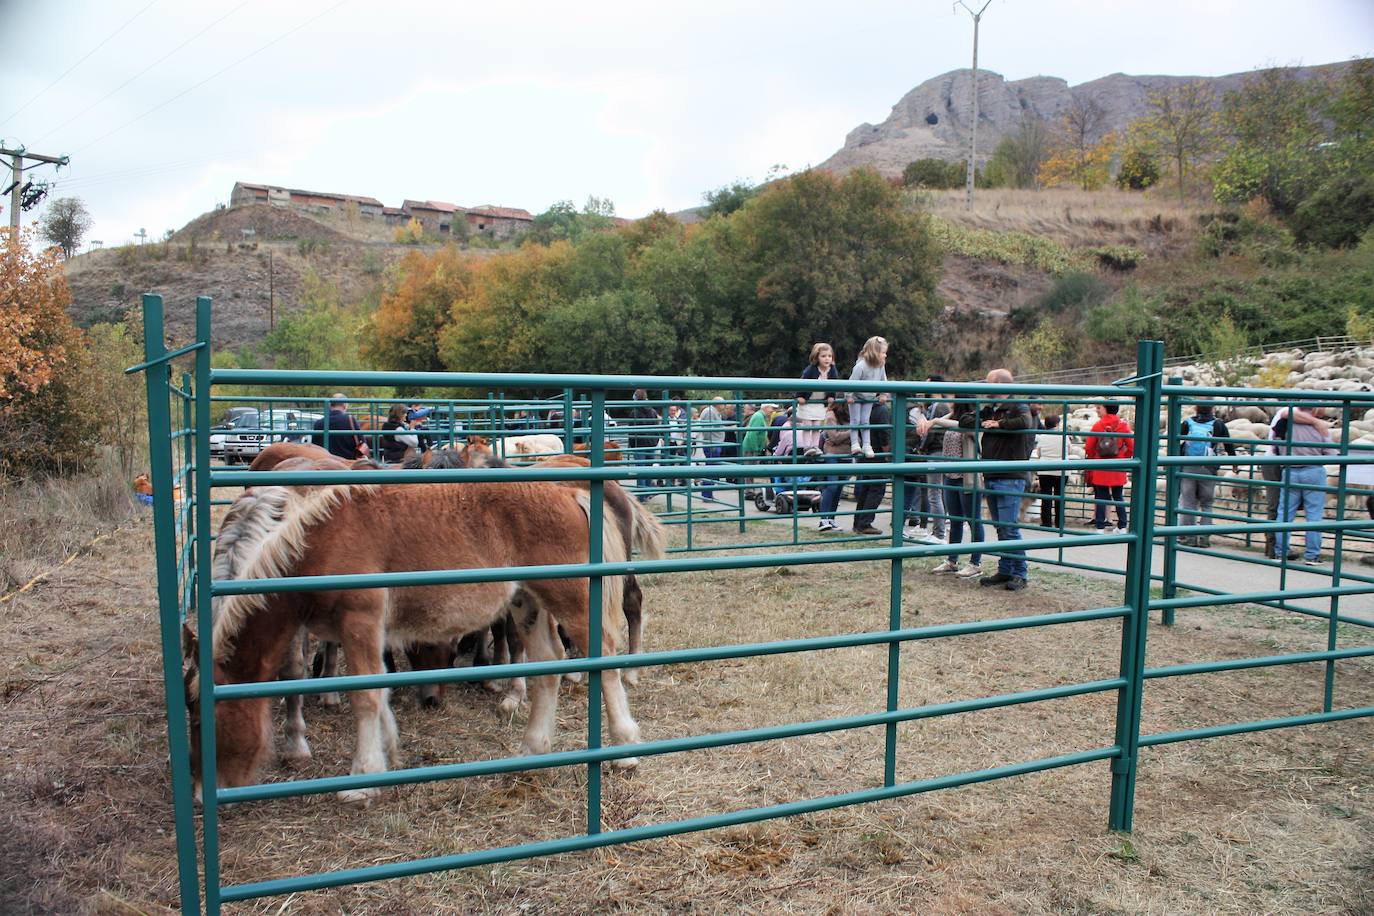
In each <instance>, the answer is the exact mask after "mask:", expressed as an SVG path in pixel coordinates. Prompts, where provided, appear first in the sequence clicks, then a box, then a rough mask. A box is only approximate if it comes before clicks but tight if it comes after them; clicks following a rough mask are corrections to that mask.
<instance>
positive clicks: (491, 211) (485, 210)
mask: <svg viewBox="0 0 1374 916" xmlns="http://www.w3.org/2000/svg"><path fill="white" fill-rule="evenodd" d="M468 212H469V213H472V214H474V215H476V216H490V217H491V218H492V219H519V220H526V221H533V220H534V217H533V216H531V215H530V211H528V210H521V209H518V208H516V207H493V206H491V205H490V204H483V205H482V206H480V207H472V208H471V209H469V210H468Z"/></svg>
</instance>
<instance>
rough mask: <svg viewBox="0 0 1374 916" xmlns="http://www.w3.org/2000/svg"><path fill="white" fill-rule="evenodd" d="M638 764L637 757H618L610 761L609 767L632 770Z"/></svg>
mask: <svg viewBox="0 0 1374 916" xmlns="http://www.w3.org/2000/svg"><path fill="white" fill-rule="evenodd" d="M637 766H639V758H638V757H618V758H616V759H615V760H612V761H611V767H612V768H613V769H617V770H633V769H634V768H635V767H637Z"/></svg>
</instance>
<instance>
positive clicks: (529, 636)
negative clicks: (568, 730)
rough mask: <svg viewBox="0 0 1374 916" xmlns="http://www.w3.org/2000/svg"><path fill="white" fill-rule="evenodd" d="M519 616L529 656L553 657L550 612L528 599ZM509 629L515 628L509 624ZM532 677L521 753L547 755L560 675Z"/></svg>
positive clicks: (502, 704)
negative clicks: (528, 715)
mask: <svg viewBox="0 0 1374 916" xmlns="http://www.w3.org/2000/svg"><path fill="white" fill-rule="evenodd" d="M516 618H517V619H516V624H517V625H518V627H519V629H520V637H521V639H522V641H523V643H524V645H525V648H526V651H527V652H528V653H529V655H530V657H531V658H532V659H534V660H535V661H541V662H542V661H549V660H551V659H553V658H554V645H553V644H554V638H553V627H552V625H551V624H550V623H549V622H548V615H547V614H546V613H544V611H543V610H541V609H540V608H539V607H538V605H537V604H535V602H533V601H532V600H531V599H529V598H526V599H525V603H524V606H523V607H521V608H520V609H519V610H517V611H516ZM508 629H510V630H514V629H516V627H509V626H508ZM521 680H522V681H523V680H524V679H523V678H522V679H521ZM529 680H530V681H531V684H530V717H529V721H528V722H526V723H525V735H524V737H523V738H521V740H520V753H522V754H547V753H548V752H549V751H550V750H552V748H553V726H554V721H555V719H556V718H557V713H558V676H557V675H551V674H544V675H540V676H539V677H533V678H530V679H529ZM509 698H510V697H509V695H507V697H506V699H503V700H502V701H501V706H502V708H503V709H504V708H505V705H506V700H507V699H509ZM512 711H513V710H512Z"/></svg>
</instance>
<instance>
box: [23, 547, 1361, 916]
mask: <svg viewBox="0 0 1374 916" xmlns="http://www.w3.org/2000/svg"><path fill="white" fill-rule="evenodd" d="M759 524H768V523H759ZM699 537H704V538H706V539H708V542H710V541H711V540H712V539H714V540H716V541H720V542H724V541H725V540H726V539H727V538H728V537H729V536H728V535H726V534H724V533H720V534H702V535H699ZM151 555H152V537H151V531H150V528H149V526H148V525H147V523H146V520H145V521H144V523H142V524H141V525H139V526H137V527H135V528H133V529H130V530H127V531H124V532H122V533H121V534H120V535H118V536H117V537H116V538H112V539H109V540H106V541H104V542H101V543H100V544H98V545H96V546H95V547H94V548H92V549H91V551H90V552H89V553H88V554H86V555H83V556H82V557H80V558H79V559H78V560H77V561H76V562H74V563H72V564H71V565H70V566H68V567H66V568H65V569H63V570H61V571H60V572H59V573H57V574H55V575H54V576H52V577H51V578H50V579H48V580H46V581H45V583H44V584H42V585H41V586H40V587H38V588H35V589H33V590H32V591H30V592H27V593H25V594H23V595H20V596H18V597H17V598H15V599H14V600H13V601H11V602H10V603H8V604H6V605H0V608H3V614H0V679H3V691H0V710H2V711H0V901H3V903H0V910H3V911H4V912H7V913H109V914H115V913H121V914H122V913H160V912H164V911H165V910H166V909H167V908H169V907H172V906H173V905H174V904H175V902H176V872H175V858H174V843H173V836H172V828H171V822H170V814H171V812H170V802H169V800H168V799H169V795H168V789H167V775H166V742H165V728H166V726H165V720H164V718H163V716H162V714H161V712H160V709H161V691H162V687H161V679H160V674H159V666H158V636H157V626H156V614H155V597H154V590H153V580H152V572H151V570H152V559H151ZM930 565H931V562H930V561H923V562H916V561H912V562H909V563H908V564H907V571H908V572H907V576H908V581H909V584H910V587H909V590H908V591H907V592H906V604H905V607H904V619H905V622H906V623H907V624H909V625H917V624H935V623H948V622H954V621H963V620H976V619H989V618H999V617H1009V616H1015V615H1021V614H1026V613H1053V612H1058V611H1068V610H1075V609H1081V608H1090V607H1098V606H1103V605H1112V604H1116V603H1118V600H1119V596H1118V595H1117V594H1116V592H1117V589H1115V588H1114V587H1113V586H1111V585H1110V584H1104V583H1101V582H1090V581H1087V580H1084V579H1081V578H1078V577H1075V576H1070V575H1067V574H1062V573H1053V572H1046V573H1039V572H1038V571H1037V574H1036V576H1035V578H1034V579H1033V582H1032V587H1031V588H1030V589H1028V590H1026V591H1024V592H1021V593H1017V594H1012V593H1008V592H1005V591H1000V590H998V591H991V593H990V590H989V589H980V588H979V587H978V586H977V585H976V584H974V583H971V582H951V581H948V580H947V579H943V578H941V579H938V580H937V579H936V578H935V577H932V576H929V575H927V574H926V572H925V570H926V569H927V568H928V567H929V566H930ZM886 582H887V566H886V564H880V565H874V564H868V565H863V564H842V565H835V566H829V567H820V566H806V567H792V568H783V569H774V570H764V571H734V572H727V573H692V574H682V575H679V576H675V577H658V578H654V579H651V580H649V581H647V582H646V609H647V612H648V614H649V623H648V637H647V643H648V646H649V648H651V649H666V648H674V647H686V646H694V645H712V644H720V643H732V642H744V641H756V640H770V639H784V638H791V637H801V636H811V635H820V634H831V633H841V632H848V631H854V630H873V629H881V628H885V626H886V618H887V597H886V595H887V592H886ZM1345 644H1349V643H1348V642H1347V643H1345ZM1323 646H1324V631H1323V630H1321V629H1320V628H1319V627H1318V626H1313V625H1309V624H1306V623H1304V624H1300V625H1298V624H1293V623H1292V622H1290V621H1288V620H1287V619H1286V618H1284V617H1282V616H1280V615H1276V614H1272V613H1270V612H1268V611H1262V610H1258V609H1253V608H1249V609H1247V608H1227V609H1220V610H1208V611H1185V612H1181V613H1180V625H1179V626H1178V627H1177V628H1175V629H1173V630H1168V631H1166V630H1164V629H1163V628H1160V627H1156V628H1154V629H1153V630H1152V632H1151V634H1150V663H1151V664H1152V665H1153V664H1167V663H1172V662H1182V661H1185V660H1201V659H1215V658H1226V657H1240V656H1246V655H1262V654H1273V653H1277V652H1284V651H1300V650H1311V649H1316V648H1320V647H1323ZM1118 648H1119V623H1117V622H1103V623H1089V624H1073V625H1066V626H1060V627H1053V628H1044V629H1037V630H1022V631H1016V632H1009V633H1001V634H988V635H982V636H973V637H962V638H956V639H946V640H938V641H923V642H918V643H915V644H910V645H908V646H907V647H906V648H904V649H903V651H902V659H901V666H902V677H901V694H902V696H901V701H902V703H903V704H904V705H917V704H925V703H935V702H941V701H945V700H952V699H957V698H968V697H977V696H986V695H992V694H998V693H1003V692H1010V691H1016V690H1024V689H1029V688H1032V687H1047V686H1053V685H1057V684H1065V683H1071V682H1077V681H1082V680H1088V679H1093V678H1103V677H1112V676H1115V673H1116V656H1117V652H1118ZM885 655H886V652H885V650H884V649H877V648H871V649H870V648H865V649H851V650H840V651H832V652H826V653H819V654H811V655H783V656H774V657H771V658H767V659H756V660H731V661H720V662H712V663H707V664H703V665H699V666H694V667H688V666H673V667H668V668H664V669H659V670H650V671H646V672H645V677H644V678H643V680H642V681H641V683H640V685H639V686H638V687H637V688H634V689H632V690H631V693H630V700H631V704H632V707H633V709H634V712H635V715H636V717H637V718H638V719H639V722H640V725H641V726H642V728H643V730H644V735H645V737H646V739H658V738H667V737H672V736H679V735H689V734H697V733H703V732H714V731H723V730H727V729H736V728H748V727H751V726H758V725H764V724H770V723H783V722H791V721H801V720H807V719H816V718H825V717H831V716H841V715H850V714H856V713H862V712H869V711H875V710H878V709H880V708H881V707H882V703H883V684H884V678H885V666H886V661H885ZM1372 675H1374V665H1371V664H1370V663H1369V661H1368V660H1360V661H1353V662H1342V663H1341V664H1340V665H1339V668H1338V677H1337V685H1338V690H1339V694H1338V696H1339V701H1340V705H1342V706H1357V705H1369V704H1371V703H1374V676H1372ZM1320 692H1321V669H1320V666H1312V665H1309V666H1302V667H1299V668H1292V667H1283V668H1268V669H1259V670H1254V671H1249V672H1242V673H1230V674H1219V675H1210V676H1206V677H1199V678H1189V679H1173V680H1168V681H1154V682H1151V684H1150V686H1149V689H1148V691H1147V694H1146V705H1145V730H1146V731H1147V732H1158V731H1165V730H1170V729H1175V728H1186V727H1193V726H1199V725H1204V724H1208V723H1217V722H1224V721H1230V720H1239V719H1252V718H1262V717H1268V716H1277V715H1286V714H1294V713H1301V712H1311V711H1313V710H1315V709H1317V708H1318V706H1319V703H1320ZM585 701H586V693H585V689H584V688H583V687H582V686H580V685H565V686H564V688H563V702H562V704H561V706H560V710H559V728H558V731H557V734H556V738H555V748H556V749H572V748H575V747H577V746H578V745H579V741H580V736H581V735H582V734H583V733H584V730H585ZM393 703H394V706H395V708H396V710H397V714H398V718H399V721H400V728H401V735H402V742H403V752H404V754H405V757H406V762H407V764H408V765H425V764H436V763H447V762H454V761H459V760H468V759H482V758H491V757H497V756H503V755H505V754H508V753H511V752H513V751H514V750H515V748H516V746H517V742H518V740H519V734H520V730H521V728H522V726H523V719H524V711H523V710H522V711H521V712H518V713H517V714H516V716H515V718H514V720H513V721H508V720H506V719H504V718H502V717H500V716H498V714H497V711H496V703H495V699H494V698H493V697H492V695H490V694H488V693H485V692H483V691H482V690H481V689H480V688H477V687H460V688H458V689H456V690H451V691H450V692H449V695H448V697H447V700H446V703H445V705H444V707H443V708H442V709H441V710H438V711H427V710H421V709H420V708H419V707H418V705H417V703H416V699H415V697H414V695H413V693H411V692H409V691H402V692H400V693H399V694H398V695H396V696H395V697H394V698H393ZM1113 715H1114V701H1113V699H1112V698H1110V697H1108V696H1093V697H1085V698H1075V699H1067V700H1059V701H1054V702H1048V703H1042V704H1035V705H1031V706H1022V707H1019V708H1013V709H1006V710H997V711H990V712H982V713H977V714H974V715H966V716H958V717H946V718H937V719H931V720H926V721H923V722H919V723H913V724H909V725H905V726H903V727H902V728H901V729H900V763H899V776H900V778H901V779H913V778H920V777H926V776H935V775H940V774H947V773H955V772H959V771H962V770H973V769H982V768H985V767H990V766H995V765H998V764H1002V763H1010V762H1014V761H1020V760H1028V759H1033V758H1040V757H1047V756H1051V755H1055V754H1059V753H1064V752H1068V751H1071V750H1079V749H1088V748H1097V747H1102V746H1105V745H1109V744H1111V743H1112V723H1113ZM307 718H308V720H309V723H310V729H311V742H312V744H313V746H314V749H315V758H314V760H313V762H312V763H311V764H310V765H309V766H307V767H306V768H304V770H303V771H300V772H299V773H294V774H293V773H288V771H286V770H284V769H283V768H282V767H280V766H278V765H273V766H272V767H271V768H269V770H268V772H267V774H266V775H267V778H270V779H280V778H287V777H288V776H290V775H305V776H315V775H324V774H331V773H341V772H347V770H348V766H349V759H350V756H351V752H352V743H353V737H352V733H353V728H352V719H351V716H350V715H349V713H348V712H347V709H346V707H345V708H342V709H325V708H321V707H319V706H315V705H310V706H307ZM882 746H883V745H882V733H881V729H870V730H865V731H862V732H846V733H837V734H831V735H822V736H814V737H809V738H804V739H797V740H789V741H786V742H781V743H769V744H755V745H748V746H744V747H736V748H729V749H724V750H716V751H704V752H696V753H690V754H681V755H669V756H662V757H653V758H645V759H644V760H643V761H642V762H641V764H640V766H639V768H638V769H637V770H635V771H633V772H631V773H629V774H623V773H618V772H614V773H613V772H609V771H608V773H607V775H606V778H605V781H604V795H605V815H604V821H605V826H606V827H607V828H608V829H610V828H619V827H624V826H633V825H640V824H652V823H658V822H662V821H667V820H672V819H677V818H682V817H690V816H694V815H698V814H703V813H708V812H715V811H728V810H734V809H739V808H744V807H749V806H755V805H765V804H771V803H775V802H782V801H787V800H794V799H801V798H806V797H811V796H818V795H828V794H834V793H839V792H844V791H848V790H853V789H859V788H864V787H871V786H873V785H875V784H878V783H879V782H880V780H881V771H882ZM1109 782H1110V777H1109V769H1108V765H1107V763H1105V762H1101V763H1094V764H1088V765H1084V766H1079V767H1073V768H1068V769H1062V770H1055V771H1051V772H1047V773H1042V774H1038V775H1033V776H1027V777H1020V778H1015V779H1010V780H1002V781H997V782H992V783H987V784H982V785H978V786H973V787H967V788H961V789H955V790H949V791H943V792H937V793H932V794H925V795H920V796H915V797H912V798H907V799H903V800H898V801H893V802H887V803H882V804H878V805H873V806H868V807H862V808H849V809H840V810H836V811H831V812H827V813H822V814H815V815H810V816H806V817H801V818H797V819H793V820H787V821H773V822H766V823H763V824H758V825H754V826H749V827H739V828H732V829H725V830H717V831H708V832H703V833H696V834H689V835H686V836H680V837H676V838H671V839H663V840H658V841H653V842H647V843H643V844H640V845H634V846H627V847H617V848H610V849H606V850H601V851H595V852H588V853H581V854H573V855H565V856H561V857H555V858H550V859H542V860H536V861H531V862H526V863H517V864H506V865H498V866H493V867H485V868H478V869H471V870H467V871H462V872H451V873H441V874H436V875H430V876H424V877H418V878H411V879H404V880H399V881H393V882H386V883H378V884H372V885H365V886H360V887H352V888H342V889H337V890H329V891H321V892H315V893H310V894H301V895H294V896H291V897H287V898H283V899H269V900H263V901H258V902H256V903H253V904H250V905H246V906H235V907H228V908H227V911H228V912H248V913H272V914H279V913H337V912H349V913H387V914H392V913H470V912H484V913H485V912H489V913H502V914H505V913H510V914H517V913H554V914H557V913H605V912H634V913H698V912H701V913H724V912H729V913H736V912H744V913H791V912H797V913H803V912H804V913H836V914H848V913H855V914H857V913H883V912H920V913H935V914H940V913H978V914H987V913H1017V914H1020V913H1027V914H1041V913H1044V914H1049V913H1056V914H1057V913H1081V914H1090V913H1091V914H1102V913H1112V914H1118V913H1132V914H1134V913H1152V914H1164V913H1226V914H1251V913H1329V914H1357V913H1368V912H1370V911H1371V906H1372V905H1374V720H1370V719H1363V720H1355V721H1350V722H1344V723H1339V724H1335V725H1328V726H1317V727H1310V728H1304V729H1288V730H1281V731H1271V732H1263V733H1259V734H1254V735H1247V736H1240V737H1232V738H1223V739H1216V740H1212V741H1205V742H1194V743H1186V744H1175V745H1169V746H1166V747H1163V748H1159V749H1154V750H1147V751H1145V752H1144V754H1143V756H1142V761H1141V773H1140V783H1139V789H1138V795H1137V804H1136V814H1135V833H1134V834H1133V835H1131V836H1130V837H1124V836H1119V835H1115V834H1112V833H1110V832H1108V831H1107V829H1106V819H1107V808H1108V787H1109ZM583 787H584V772H583V771H582V770H581V769H567V770H558V771H546V772H543V773H539V774H534V775H526V776H498V777H488V778H478V779H472V780H467V781H461V782H444V783H433V784H429V785H425V786H416V787H403V788H399V789H393V790H387V791H386V792H385V793H384V794H383V796H382V797H381V798H380V799H378V800H377V802H376V803H374V804H373V805H372V806H371V808H369V809H367V810H357V809H353V808H347V807H344V806H342V805H340V804H339V803H338V802H337V801H335V799H334V798H333V797H332V796H317V797H311V798H306V799H288V800H285V801H280V802H264V803H254V804H250V805H244V806H240V807H235V808H230V809H227V810H226V811H224V813H223V821H222V826H223V831H222V835H223V845H224V855H223V865H224V877H225V880H226V881H227V882H239V881H246V880H257V879H262V878H266V877H269V876H286V875H292V874H300V873H304V872H311V871H319V870H333V869H339V868H345V867H349V866H355V865H363V864H370V863H383V862H395V861H400V860H403V859H407V858H414V857H421V856H431V855H439V854H444V853H451V852H458V851H465V850H472V849H477V848H482V847H486V846H493V845H507V844H513V843H520V842H527V841H531V840H537V839H542V838H550V837H556V836H562V835H567V834H570V833H575V832H577V831H578V830H579V828H580V825H581V823H582V807H583Z"/></svg>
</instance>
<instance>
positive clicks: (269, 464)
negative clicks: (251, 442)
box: [248, 442, 343, 471]
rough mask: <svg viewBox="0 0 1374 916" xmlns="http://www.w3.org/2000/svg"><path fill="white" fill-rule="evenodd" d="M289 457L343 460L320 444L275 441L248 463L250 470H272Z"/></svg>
mask: <svg viewBox="0 0 1374 916" xmlns="http://www.w3.org/2000/svg"><path fill="white" fill-rule="evenodd" d="M289 458H309V459H316V460H321V461H323V460H330V461H343V459H342V458H338V457H336V456H335V455H334V454H333V453H332V452H330V451H329V450H327V449H323V448H320V447H319V446H318V445H311V444H310V443H309V442H273V443H272V444H271V445H269V446H267V448H265V449H263V450H262V451H260V452H258V454H257V456H256V457H255V458H254V459H253V463H252V464H250V465H248V470H250V471H271V470H275V469H276V467H277V465H279V464H281V463H282V462H283V461H286V460H287V459H289Z"/></svg>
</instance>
